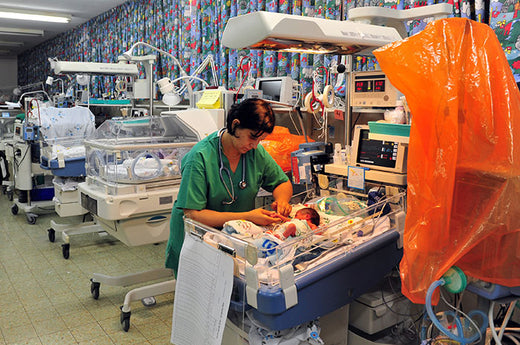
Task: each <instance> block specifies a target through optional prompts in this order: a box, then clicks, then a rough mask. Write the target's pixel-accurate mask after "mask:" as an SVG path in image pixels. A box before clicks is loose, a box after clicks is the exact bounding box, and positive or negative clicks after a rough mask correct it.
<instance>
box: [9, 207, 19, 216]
mask: <svg viewBox="0 0 520 345" xmlns="http://www.w3.org/2000/svg"><path fill="white" fill-rule="evenodd" d="M11 213H12V214H14V215H15V216H16V215H17V214H18V205H16V204H14V205H13V206H11Z"/></svg>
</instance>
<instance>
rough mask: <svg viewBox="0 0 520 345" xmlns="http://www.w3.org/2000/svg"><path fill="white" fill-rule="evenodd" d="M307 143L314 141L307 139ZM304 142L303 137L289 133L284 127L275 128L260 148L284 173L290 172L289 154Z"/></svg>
mask: <svg viewBox="0 0 520 345" xmlns="http://www.w3.org/2000/svg"><path fill="white" fill-rule="evenodd" d="M309 141H314V140H311V139H309ZM304 142H305V137H304V136H303V135H294V134H291V133H289V129H288V128H286V127H281V126H275V127H274V130H273V133H271V134H269V135H268V136H267V138H265V139H264V140H262V142H261V144H262V146H263V147H264V148H265V149H266V150H267V152H269V154H270V155H271V157H273V158H274V160H275V161H276V163H278V165H279V166H280V167H281V168H282V170H283V171H284V172H289V171H291V152H293V151H296V150H298V149H299V145H300V144H302V143H304Z"/></svg>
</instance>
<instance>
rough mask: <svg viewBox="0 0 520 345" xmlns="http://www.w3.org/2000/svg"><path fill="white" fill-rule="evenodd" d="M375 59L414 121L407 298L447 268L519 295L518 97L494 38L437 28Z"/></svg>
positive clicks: (420, 299) (450, 26)
mask: <svg viewBox="0 0 520 345" xmlns="http://www.w3.org/2000/svg"><path fill="white" fill-rule="evenodd" d="M374 53H375V56H376V57H377V60H378V62H379V64H380V65H381V67H382V70H383V72H385V73H386V74H387V76H388V78H389V79H390V82H391V83H392V84H393V85H394V86H395V87H397V88H398V89H399V90H400V91H401V92H403V93H404V95H405V96H406V100H407V102H408V104H409V106H410V110H411V113H412V126H411V132H410V143H409V151H408V203H407V206H408V207H407V216H406V224H405V231H404V257H403V260H402V261H401V264H400V269H401V279H402V282H403V293H404V294H405V295H406V296H407V297H408V298H409V299H410V300H412V301H413V302H415V303H424V300H425V296H426V290H427V289H428V286H429V285H430V284H431V283H432V282H433V281H435V280H437V279H439V278H441V276H442V275H443V273H445V272H446V271H447V270H448V269H449V268H450V267H451V266H452V265H457V266H459V267H460V268H461V269H462V270H463V271H464V272H465V273H466V274H467V275H468V276H469V277H473V278H479V279H482V280H485V281H488V282H491V283H497V284H501V285H506V286H520V177H519V176H520V93H519V91H518V89H517V86H516V83H515V80H514V78H513V74H512V72H511V70H510V67H509V65H508V62H507V60H506V57H505V55H504V53H503V50H502V47H501V46H500V43H499V41H498V39H497V37H496V36H495V33H494V32H493V30H491V28H490V27H489V26H487V25H485V24H479V23H477V22H474V21H470V20H467V19H462V18H449V19H442V20H437V21H434V22H432V23H430V24H429V25H428V26H427V27H426V28H425V30H423V31H422V32H421V33H418V34H416V35H414V36H412V37H409V38H407V39H404V40H403V41H399V42H395V43H393V44H391V45H388V46H385V47H382V48H380V49H378V50H376V51H375V52H374ZM515 140H516V141H515Z"/></svg>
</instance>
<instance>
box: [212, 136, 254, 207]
mask: <svg viewBox="0 0 520 345" xmlns="http://www.w3.org/2000/svg"><path fill="white" fill-rule="evenodd" d="M225 130H226V129H225V128H222V129H221V130H220V131H218V159H219V165H220V167H219V169H218V174H219V175H220V180H221V181H222V184H223V185H224V188H226V191H227V193H228V195H229V197H230V198H231V201H225V200H222V205H231V204H232V203H234V202H235V201H236V200H237V198H236V197H235V188H234V187H233V180H232V179H231V172H230V171H229V169H228V168H226V167H225V166H224V160H223V159H222V134H223V133H224V131H225ZM240 160H241V162H242V180H240V182H238V187H239V188H240V189H246V187H247V182H246V164H245V162H244V155H241V156H240ZM223 172H225V173H226V174H227V176H228V178H229V185H230V186H231V188H228V186H227V184H226V181H225V180H224V176H223Z"/></svg>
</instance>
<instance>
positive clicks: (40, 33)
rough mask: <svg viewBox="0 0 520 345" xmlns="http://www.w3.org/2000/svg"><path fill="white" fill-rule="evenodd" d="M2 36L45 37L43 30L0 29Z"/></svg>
mask: <svg viewBox="0 0 520 345" xmlns="http://www.w3.org/2000/svg"><path fill="white" fill-rule="evenodd" d="M0 35H16V36H43V30H37V29H22V28H6V27H0Z"/></svg>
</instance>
